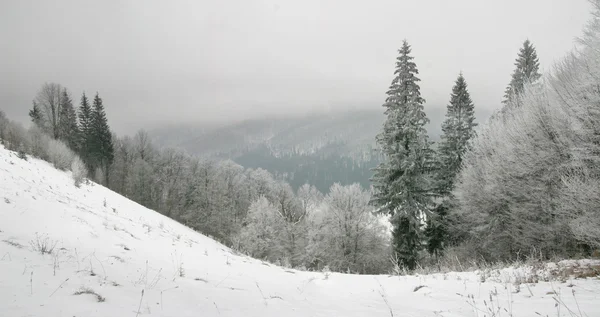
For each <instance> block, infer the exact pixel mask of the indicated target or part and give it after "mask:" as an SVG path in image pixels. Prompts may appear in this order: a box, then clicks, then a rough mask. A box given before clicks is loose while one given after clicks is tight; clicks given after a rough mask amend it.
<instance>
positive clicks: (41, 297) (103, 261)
mask: <svg viewBox="0 0 600 317" xmlns="http://www.w3.org/2000/svg"><path fill="white" fill-rule="evenodd" d="M0 219H1V220H0V316H69V317H71V316H103V317H106V316H132V317H133V316H138V315H139V316H277V317H279V316H327V317H329V316H445V317H450V316H484V315H485V316H511V314H510V312H512V315H514V316H536V312H538V313H540V314H542V315H543V316H546V315H550V316H556V315H557V307H555V302H556V299H558V300H559V301H560V302H562V303H564V304H559V305H558V308H560V314H562V315H563V316H571V314H570V313H569V312H568V309H570V310H572V311H573V312H574V313H573V316H580V315H582V314H587V316H600V305H599V304H598V303H600V280H598V279H597V278H587V279H568V280H567V281H565V282H564V283H561V282H560V281H553V282H539V283H535V284H527V285H521V286H520V287H517V286H516V285H517V284H516V283H515V281H514V280H511V276H517V274H518V273H519V272H520V270H522V272H524V273H523V274H527V272H530V271H531V270H523V269H521V268H507V269H504V270H498V271H496V273H498V274H496V275H494V274H489V275H490V278H489V279H487V280H486V281H485V282H482V273H481V272H471V273H446V274H432V275H416V276H399V277H398V276H387V275H381V276H367V275H362V276H359V275H349V274H338V273H324V272H301V271H296V270H292V269H287V268H283V267H278V266H275V265H272V264H269V263H265V262H262V261H260V260H255V259H251V258H249V257H246V256H243V255H238V254H236V252H234V251H232V250H230V249H229V248H227V247H225V246H223V245H222V244H220V243H218V242H215V241H214V240H212V239H210V238H208V237H206V236H203V235H201V234H199V233H197V232H195V231H193V230H191V229H189V228H187V227H185V226H183V225H181V224H178V223H177V222H175V221H173V220H170V219H168V218H166V217H164V216H162V215H160V214H158V213H156V212H154V211H152V210H149V209H146V208H144V207H142V206H140V205H138V204H136V203H134V202H132V201H130V200H128V199H127V198H124V197H122V196H120V195H118V194H116V193H114V192H111V191H110V190H108V189H106V188H104V187H102V186H100V185H97V184H93V183H90V184H87V185H82V186H81V188H77V187H75V186H74V184H73V180H72V179H71V177H70V173H68V172H62V171H59V170H56V169H54V168H53V167H52V166H50V165H49V164H48V163H45V162H42V161H39V160H35V159H32V158H30V159H29V160H28V161H24V160H22V159H19V158H18V157H17V155H16V153H13V152H10V151H8V150H6V149H4V148H3V147H0ZM45 239H46V241H47V242H49V244H50V246H52V245H54V243H56V247H55V248H54V251H53V253H52V254H41V253H40V252H39V251H36V250H35V249H36V247H35V245H36V243H35V241H37V240H39V241H40V242H41V243H42V244H43V242H44V240H45ZM32 241H33V242H34V243H33V244H31V243H30V242H32ZM586 263H588V264H590V263H592V264H593V263H595V262H586ZM563 264H564V263H563ZM559 265H560V263H559ZM565 265H566V264H565ZM503 274H504V275H503ZM82 289H88V290H90V291H93V292H95V293H97V294H99V295H100V296H101V297H102V298H103V299H104V301H102V302H98V297H97V296H96V295H91V294H81V295H74V293H76V292H78V291H80V290H82ZM517 290H519V292H517ZM573 291H574V292H575V296H573V294H572V292H573ZM551 292H552V293H551ZM555 293H556V294H555ZM557 294H560V295H557ZM490 299H491V301H490ZM575 299H576V301H577V302H576V301H575ZM484 301H485V303H484ZM486 304H487V307H486ZM491 305H494V307H500V308H499V312H498V313H496V314H495V315H493V314H491V313H489V312H487V311H488V307H491ZM565 306H566V307H565ZM567 307H568V309H567ZM579 311H581V312H582V313H581V314H580V313H579ZM485 312H487V314H486V313H485Z"/></svg>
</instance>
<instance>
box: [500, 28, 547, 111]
mask: <svg viewBox="0 0 600 317" xmlns="http://www.w3.org/2000/svg"><path fill="white" fill-rule="evenodd" d="M515 66H516V68H515V71H514V72H513V74H512V78H511V80H510V83H509V84H508V87H506V90H505V92H504V100H503V101H502V103H503V104H505V105H509V104H515V103H514V101H516V105H518V104H519V103H518V98H517V96H518V95H519V94H520V93H522V92H523V88H524V87H525V84H526V83H528V82H535V81H537V80H538V79H540V77H541V74H540V73H539V70H540V61H539V59H538V56H537V52H536V50H535V47H534V46H533V44H532V43H531V42H530V41H529V40H526V41H525V42H524V43H523V47H521V49H520V50H519V55H518V57H517V59H516V60H515Z"/></svg>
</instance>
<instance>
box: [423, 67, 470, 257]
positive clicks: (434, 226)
mask: <svg viewBox="0 0 600 317" xmlns="http://www.w3.org/2000/svg"><path fill="white" fill-rule="evenodd" d="M446 109H447V110H446V119H445V120H444V122H443V123H442V132H443V134H442V138H441V142H440V145H439V148H438V166H437V168H438V170H437V175H436V176H437V189H438V192H439V194H440V196H441V197H442V202H441V203H439V204H438V205H437V206H436V207H435V209H434V210H433V213H432V215H431V217H429V218H428V219H427V228H426V229H425V236H426V237H427V250H428V251H429V253H431V254H435V255H438V254H439V253H440V252H441V251H442V250H443V248H444V245H445V243H446V241H445V240H446V238H447V225H448V224H447V218H446V216H447V215H448V211H449V210H450V205H451V197H450V193H451V191H452V190H453V189H454V179H455V177H456V175H457V174H458V172H459V170H460V167H461V164H462V158H463V156H464V154H465V152H466V151H467V150H468V147H469V140H471V138H473V137H474V136H475V127H476V126H477V124H476V123H475V107H474V105H473V101H472V100H471V96H470V94H469V90H468V85H467V82H466V80H465V77H464V76H463V74H462V73H461V74H460V75H459V76H458V78H457V79H456V82H455V84H454V87H453V88H452V93H451V94H450V104H448V106H447V108H446Z"/></svg>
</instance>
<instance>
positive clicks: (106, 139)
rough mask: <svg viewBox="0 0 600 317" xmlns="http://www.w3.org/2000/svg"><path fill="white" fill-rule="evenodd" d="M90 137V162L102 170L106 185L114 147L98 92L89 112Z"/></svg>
mask: <svg viewBox="0 0 600 317" xmlns="http://www.w3.org/2000/svg"><path fill="white" fill-rule="evenodd" d="M91 138H92V140H91V150H92V151H91V157H92V164H93V165H94V167H99V168H100V169H101V170H102V172H103V173H104V181H105V182H106V184H107V185H108V182H109V180H108V175H109V173H108V169H109V167H110V165H111V164H112V163H113V160H114V147H113V141H112V133H111V132H110V127H109V126H108V120H107V119H106V112H105V111H104V105H103V104H102V99H101V98H100V96H99V95H98V93H96V96H95V97H94V105H93V109H92V114H91Z"/></svg>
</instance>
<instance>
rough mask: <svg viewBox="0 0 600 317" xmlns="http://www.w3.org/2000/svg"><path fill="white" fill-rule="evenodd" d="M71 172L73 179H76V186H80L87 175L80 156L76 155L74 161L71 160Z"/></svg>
mask: <svg viewBox="0 0 600 317" xmlns="http://www.w3.org/2000/svg"><path fill="white" fill-rule="evenodd" d="M71 172H72V174H71V175H72V176H73V180H74V181H75V186H77V187H79V186H80V185H81V183H83V181H84V179H85V177H86V175H87V169H86V167H85V164H84V163H83V161H82V160H81V159H80V158H79V156H75V157H74V158H73V162H71Z"/></svg>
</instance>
